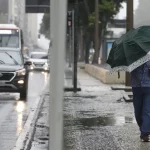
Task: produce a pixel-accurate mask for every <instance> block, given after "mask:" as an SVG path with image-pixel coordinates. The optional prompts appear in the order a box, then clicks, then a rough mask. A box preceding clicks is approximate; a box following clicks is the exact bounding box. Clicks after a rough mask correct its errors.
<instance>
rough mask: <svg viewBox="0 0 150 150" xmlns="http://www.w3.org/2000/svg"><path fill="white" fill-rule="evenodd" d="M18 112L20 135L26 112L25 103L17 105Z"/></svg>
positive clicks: (20, 102)
mask: <svg viewBox="0 0 150 150" xmlns="http://www.w3.org/2000/svg"><path fill="white" fill-rule="evenodd" d="M16 111H17V135H19V134H20V132H21V131H22V129H23V112H24V111H25V102H23V101H18V102H17V105H16ZM24 121H25V120H24Z"/></svg>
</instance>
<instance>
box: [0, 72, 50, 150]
mask: <svg viewBox="0 0 150 150" xmlns="http://www.w3.org/2000/svg"><path fill="white" fill-rule="evenodd" d="M47 80H48V73H44V74H43V73H41V72H31V73H30V74H29V87H28V96H27V100H26V101H23V100H19V98H20V95H19V94H18V93H0V118H1V119H0V150H10V149H12V148H13V147H14V145H15V142H16V140H17V138H18V136H19V135H20V133H21V131H22V130H23V127H24V124H25V122H26V120H27V118H28V115H29V113H30V111H32V108H33V107H35V103H36V100H37V98H39V96H40V94H41V92H42V90H43V89H44V87H45V85H46V84H47Z"/></svg>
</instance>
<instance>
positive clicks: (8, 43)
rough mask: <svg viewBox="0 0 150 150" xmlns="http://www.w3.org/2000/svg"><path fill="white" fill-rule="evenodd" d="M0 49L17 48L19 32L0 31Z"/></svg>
mask: <svg viewBox="0 0 150 150" xmlns="http://www.w3.org/2000/svg"><path fill="white" fill-rule="evenodd" d="M0 47H12V48H18V47H19V32H18V30H15V31H13V32H12V30H0Z"/></svg>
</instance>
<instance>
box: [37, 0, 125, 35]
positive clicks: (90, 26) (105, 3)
mask: <svg viewBox="0 0 150 150" xmlns="http://www.w3.org/2000/svg"><path fill="white" fill-rule="evenodd" d="M124 1H126V0H99V10H100V11H99V23H100V26H101V29H102V30H103V29H104V30H105V28H106V24H107V22H108V21H111V20H112V19H113V17H114V16H115V15H116V14H117V13H118V12H119V10H120V8H121V3H122V2H124ZM49 19H50V15H49V14H44V16H43V19H42V23H41V28H40V33H41V34H44V35H46V37H47V36H49V26H50V24H49V23H50V20H49ZM79 19H80V20H79V21H80V26H82V27H83V29H84V35H88V36H90V35H91V34H93V32H94V25H95V0H84V2H82V3H79Z"/></svg>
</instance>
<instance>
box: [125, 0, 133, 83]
mask: <svg viewBox="0 0 150 150" xmlns="http://www.w3.org/2000/svg"><path fill="white" fill-rule="evenodd" d="M132 28H133V0H127V19H126V32H128V31H129V30H130V29H132ZM125 85H126V86H130V85H131V84H130V73H128V72H126V82H125Z"/></svg>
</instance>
